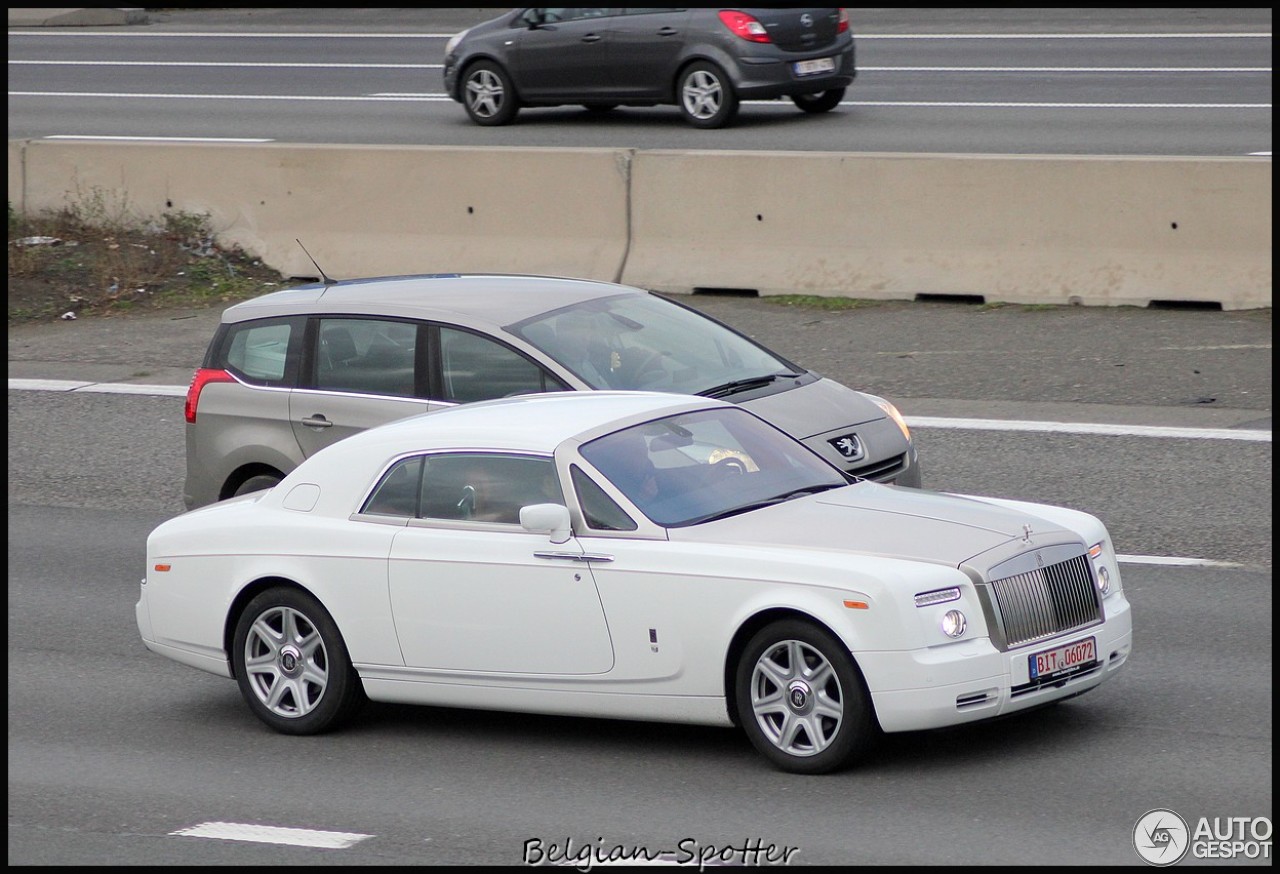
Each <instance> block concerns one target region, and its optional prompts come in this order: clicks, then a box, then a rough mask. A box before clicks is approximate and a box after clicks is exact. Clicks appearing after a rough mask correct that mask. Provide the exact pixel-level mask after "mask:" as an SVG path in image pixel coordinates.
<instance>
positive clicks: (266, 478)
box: [234, 473, 280, 497]
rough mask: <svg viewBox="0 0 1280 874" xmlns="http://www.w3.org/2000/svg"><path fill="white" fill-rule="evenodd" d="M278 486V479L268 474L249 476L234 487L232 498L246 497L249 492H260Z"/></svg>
mask: <svg viewBox="0 0 1280 874" xmlns="http://www.w3.org/2000/svg"><path fill="white" fill-rule="evenodd" d="M279 484H280V477H278V476H274V475H272V474H269V473H260V474H257V475H256V476H251V477H249V478H248V479H247V480H245V481H244V482H242V483H240V485H239V486H237V487H236V490H235V493H234V496H236V497H238V496H240V495H247V494H249V493H250V492H260V491H262V490H263V489H273V488H275V487H276V486H278V485H279Z"/></svg>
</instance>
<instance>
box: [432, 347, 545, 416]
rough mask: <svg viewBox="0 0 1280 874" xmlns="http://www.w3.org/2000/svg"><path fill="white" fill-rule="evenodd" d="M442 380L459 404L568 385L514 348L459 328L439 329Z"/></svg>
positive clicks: (446, 396) (447, 395) (447, 396)
mask: <svg viewBox="0 0 1280 874" xmlns="http://www.w3.org/2000/svg"><path fill="white" fill-rule="evenodd" d="M440 383H441V389H442V391H443V399H444V400H447V401H454V402H455V403H459V404H466V403H470V402H472V401H484V400H489V399H490V398H503V397H510V396H512V395H521V394H531V393H534V392H543V391H564V390H565V389H567V388H568V386H566V385H565V384H564V383H562V382H561V381H560V380H558V379H556V378H555V377H554V376H552V375H551V374H549V373H547V372H545V371H544V370H543V369H542V368H541V367H539V366H538V365H537V364H535V363H534V362H532V361H530V360H529V359H528V358H525V357H524V356H523V355H521V354H520V353H518V352H516V351H515V350H514V349H512V348H510V347H508V346H503V345H502V344H501V343H498V342H496V341H494V340H491V339H489V338H488V337H482V336H480V335H479V334H473V333H471V332H470V331H460V330H457V329H456V328H441V329H440Z"/></svg>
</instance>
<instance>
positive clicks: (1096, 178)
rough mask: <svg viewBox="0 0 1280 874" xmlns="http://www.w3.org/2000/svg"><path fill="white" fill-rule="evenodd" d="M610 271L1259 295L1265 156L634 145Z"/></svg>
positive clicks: (742, 281) (769, 285) (1010, 292)
mask: <svg viewBox="0 0 1280 874" xmlns="http://www.w3.org/2000/svg"><path fill="white" fill-rule="evenodd" d="M631 202H632V244H631V251H630V254H629V255H628V257H627V263H626V269H625V271H624V273H623V279H624V280H625V281H626V282H628V283H630V284H633V285H639V286H643V287H646V288H653V289H658V290H667V291H691V290H693V289H695V288H749V289H756V290H757V291H758V292H759V293H760V294H762V295H768V294H778V293H784V292H787V293H790V292H794V293H805V294H814V295H839V296H847V297H855V298H868V299H913V298H915V297H916V296H917V295H921V294H938V295H978V296H982V297H983V298H985V300H987V301H988V302H993V301H1002V302H1011V303H1050V304H1068V303H1081V304H1086V305H1139V306H1145V305H1147V304H1148V303H1150V302H1151V301H1153V300H1156V301H1205V302H1219V303H1221V304H1222V306H1223V308H1224V309H1241V308H1253V307H1262V306H1267V307H1269V306H1270V305H1271V161H1270V160H1269V159H1254V158H1245V159H1227V158H1224V159H1212V158H1209V159H1204V158H1196V159H1190V158H1188V159H1182V158H1123V157H1122V158H1094V157H1081V158H1071V157H1021V156H1018V157H1014V156H933V155H918V156H917V155H867V154H859V155H849V154H832V153H814V152H801V153H789V154H777V153H769V154H766V153H745V152H739V153H714V154H712V153H705V152H699V153H689V152H666V151H653V152H649V151H646V152H639V153H637V155H636V157H635V161H634V163H633V167H632V183H631Z"/></svg>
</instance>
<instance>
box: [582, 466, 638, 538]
mask: <svg viewBox="0 0 1280 874" xmlns="http://www.w3.org/2000/svg"><path fill="white" fill-rule="evenodd" d="M570 475H571V476H572V477H573V489H574V491H575V492H576V493H577V495H578V504H579V506H581V507H582V516H583V518H584V519H586V522H587V525H588V527H591V528H595V529H597V530H599V531H635V530H636V522H635V520H634V519H632V518H631V517H630V516H628V515H627V513H626V511H625V510H623V509H622V508H621V507H619V506H618V502H617V501H615V500H614V499H613V498H611V497H609V496H608V495H607V494H605V491H604V489H602V488H600V486H598V485H597V484H596V481H595V480H593V479H592V478H591V477H589V476H587V474H586V473H584V472H583V470H582V468H580V467H578V466H577V465H576V464H575V465H573V466H572V467H571V468H570Z"/></svg>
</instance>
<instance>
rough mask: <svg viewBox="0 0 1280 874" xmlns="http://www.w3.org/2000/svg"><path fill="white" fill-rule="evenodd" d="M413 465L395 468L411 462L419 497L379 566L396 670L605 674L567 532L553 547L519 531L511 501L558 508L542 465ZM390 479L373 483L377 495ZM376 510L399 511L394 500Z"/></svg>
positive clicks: (593, 600)
mask: <svg viewBox="0 0 1280 874" xmlns="http://www.w3.org/2000/svg"><path fill="white" fill-rule="evenodd" d="M419 459H420V460H419ZM419 459H406V460H405V461H403V462H401V464H405V465H408V464H413V463H420V464H421V468H420V470H421V473H420V479H419V480H418V482H420V488H421V493H420V497H419V498H418V500H417V502H416V507H415V516H416V518H415V519H414V520H413V521H410V522H409V524H408V525H407V527H405V528H404V529H403V530H401V531H398V532H397V533H396V536H395V540H394V541H393V543H392V546H391V553H390V556H389V562H388V567H389V571H388V575H389V581H390V588H391V607H392V611H393V613H394V616H395V624H396V633H397V636H398V637H399V640H400V650H401V652H402V653H403V655H404V660H405V665H407V666H408V667H412V668H424V669H431V670H443V671H484V672H490V673H500V674H544V675H569V674H603V673H606V672H608V671H609V670H610V669H611V668H612V667H613V647H612V644H611V642H610V639H609V629H608V627H607V625H606V623H605V617H604V609H603V607H602V606H601V604H600V596H599V594H597V592H596V588H595V584H594V582H593V581H592V577H591V573H590V572H589V571H588V570H587V568H586V563H585V561H584V560H583V559H584V556H583V550H582V547H581V546H580V545H579V544H578V542H577V541H576V540H575V539H574V538H572V537H571V538H570V539H569V541H568V542H566V543H560V544H553V543H551V542H550V541H549V540H548V538H547V536H546V535H545V534H533V533H531V532H529V531H526V530H525V529H524V528H522V527H521V526H520V524H519V508H520V507H521V506H527V505H529V504H537V503H547V502H554V503H563V500H564V498H563V495H562V494H561V493H560V489H559V482H558V479H557V478H556V474H555V467H554V465H553V463H552V461H551V459H550V458H547V457H541V456H531V455H521V454H516V453H500V452H463V451H459V452H441V453H432V454H428V455H425V456H420V457H419ZM395 473H396V471H395V470H394V469H393V470H392V471H390V472H389V473H388V475H387V476H386V477H385V478H384V483H388V484H389V485H388V488H390V487H391V486H390V484H391V483H393V482H394V478H393V477H394V474H395ZM414 476H415V477H417V476H418V474H416V473H415V474H414ZM377 498H378V496H377V495H376V494H375V497H374V499H372V500H373V501H376V500H377ZM385 503H386V504H387V505H388V506H390V507H393V510H392V511H391V512H392V513H394V512H399V511H397V510H395V509H394V506H395V504H396V502H395V500H392V501H387V502H385ZM401 506H402V505H401ZM370 512H378V510H376V509H375V510H371V511H370Z"/></svg>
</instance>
